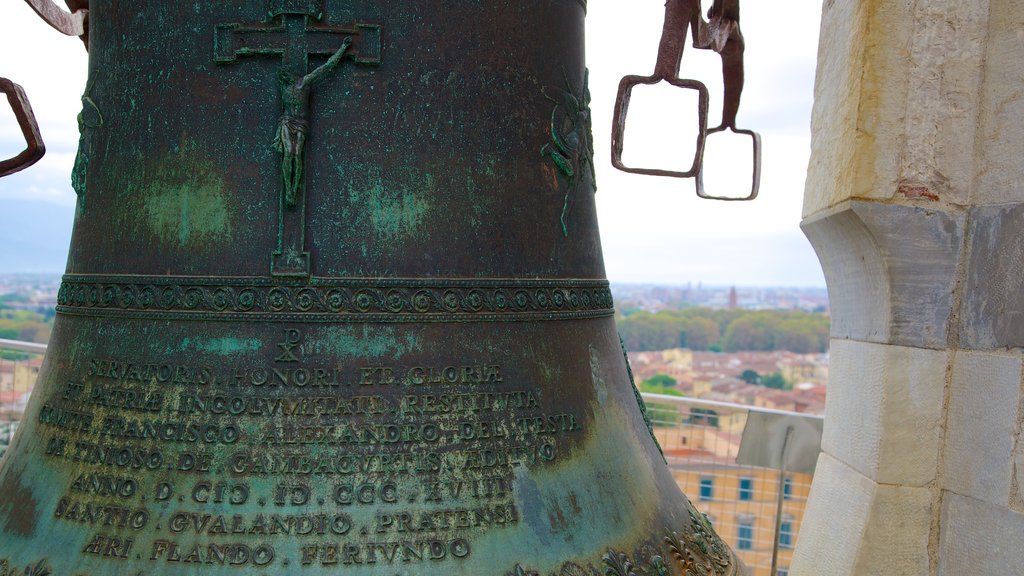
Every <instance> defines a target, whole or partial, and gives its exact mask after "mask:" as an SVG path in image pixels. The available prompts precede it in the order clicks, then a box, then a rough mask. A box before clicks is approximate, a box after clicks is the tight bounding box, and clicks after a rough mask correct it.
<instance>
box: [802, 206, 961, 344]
mask: <svg viewBox="0 0 1024 576" xmlns="http://www.w3.org/2000/svg"><path fill="white" fill-rule="evenodd" d="M963 221H964V217H963V215H962V214H959V213H956V212H953V213H950V212H944V211H941V210H937V209H926V208H921V207H915V206H904V205H899V204H879V203H874V202H864V201H852V202H849V203H847V204H844V205H843V206H841V207H839V208H837V209H836V210H834V211H830V212H828V213H825V214H822V215H819V216H818V217H815V218H812V219H810V220H807V221H805V222H804V224H803V230H804V233H805V234H807V237H808V238H809V239H810V241H811V244H812V245H814V248H815V250H816V251H817V253H818V258H819V259H820V260H821V265H822V269H823V270H824V272H825V278H826V280H827V281H828V286H829V299H830V302H831V305H832V337H833V338H852V339H856V340H865V341H869V342H889V343H892V344H898V345H903V346H917V347H923V348H945V347H946V345H947V341H948V334H947V325H948V324H949V314H950V309H951V304H952V300H951V298H952V292H953V287H954V285H955V279H956V269H957V262H958V259H959V257H960V245H961V241H962V238H963V228H964V225H963Z"/></svg>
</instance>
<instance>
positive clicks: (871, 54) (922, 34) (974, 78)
mask: <svg viewBox="0 0 1024 576" xmlns="http://www.w3.org/2000/svg"><path fill="white" fill-rule="evenodd" d="M823 10H824V11H823V19H822V25H821V42H820V47H819V53H818V73H817V79H816V82H815V105H814V113H813V119H812V156H811V162H810V166H809V168H808V177H807V187H806V192H805V199H804V221H803V228H804V231H805V233H806V234H807V236H808V237H809V238H810V240H811V242H812V244H813V245H814V247H815V249H816V251H817V252H818V256H819V258H820V260H821V263H822V267H823V268H824V271H825V276H826V280H827V282H828V286H829V298H830V300H831V304H832V311H833V326H832V359H831V361H832V364H833V368H832V372H831V379H830V383H829V393H828V406H827V412H826V421H825V422H826V424H825V435H824V439H823V444H822V446H823V454H822V455H821V458H820V461H819V466H818V471H817V474H816V476H815V480H814V486H813V488H812V491H811V500H810V504H809V507H808V511H807V516H806V517H805V520H804V524H803V526H802V528H801V533H800V539H799V544H798V548H797V551H796V555H795V558H794V562H793V565H792V571H791V574H794V575H800V576H823V575H850V576H866V575H874V574H877V575H885V576H894V575H903V574H907V575H928V576H963V575H967V574H979V575H980V574H986V575H988V574H992V575H1011V574H1024V553H1022V551H1024V438H1022V421H1024V418H1022V414H1024V395H1022V393H1021V390H1022V348H1024V0H971V1H969V2H964V1H962V0H957V1H954V0H826V1H825V3H824V8H823Z"/></svg>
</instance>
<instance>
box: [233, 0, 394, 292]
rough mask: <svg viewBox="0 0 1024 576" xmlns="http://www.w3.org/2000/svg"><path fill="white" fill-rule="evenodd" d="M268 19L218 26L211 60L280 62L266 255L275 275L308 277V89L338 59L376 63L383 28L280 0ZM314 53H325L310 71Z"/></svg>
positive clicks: (311, 5)
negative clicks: (271, 245)
mask: <svg viewBox="0 0 1024 576" xmlns="http://www.w3.org/2000/svg"><path fill="white" fill-rule="evenodd" d="M275 4H276V6H272V7H271V9H270V11H269V20H268V21H267V22H262V23H253V24H239V23H232V24H218V25H217V29H216V31H215V36H214V61H215V62H217V63H218V64H232V63H235V62H237V61H238V59H239V58H240V57H242V56H274V57H280V58H281V60H282V63H281V69H280V71H279V72H278V81H279V85H278V87H279V92H280V98H281V117H280V118H279V120H278V124H277V129H276V132H275V135H274V140H273V146H274V148H275V149H276V150H277V151H278V152H280V153H281V200H280V211H279V213H280V216H279V220H278V239H277V250H275V251H274V253H273V254H272V255H271V260H270V274H271V276H274V277H305V276H309V273H310V264H309V252H308V251H307V250H306V230H305V228H306V222H305V220H306V200H305V194H304V193H303V192H304V189H305V177H304V176H305V174H304V172H305V170H304V162H303V156H304V151H305V148H306V146H307V143H308V136H309V124H310V122H311V121H312V120H313V114H312V113H311V111H310V92H311V90H312V89H313V87H314V86H315V85H316V84H317V83H318V82H320V81H321V80H323V79H324V78H326V77H327V75H328V74H330V73H331V71H333V70H334V69H335V68H336V67H337V66H338V65H339V64H340V63H341V61H342V60H343V59H346V58H349V59H352V60H353V61H354V62H355V63H356V64H362V65H377V64H380V49H381V41H380V26H379V25H375V24H359V23H356V24H350V25H330V24H327V23H325V22H321V19H323V11H322V10H321V9H320V7H319V6H317V4H319V2H311V1H308V0H307V1H305V2H297V1H295V0H284V1H282V0H277V1H276V2H275ZM311 55H318V56H329V58H328V59H327V61H326V62H325V63H323V64H321V65H320V66H317V67H316V68H314V69H313V70H310V65H309V57H310V56H311Z"/></svg>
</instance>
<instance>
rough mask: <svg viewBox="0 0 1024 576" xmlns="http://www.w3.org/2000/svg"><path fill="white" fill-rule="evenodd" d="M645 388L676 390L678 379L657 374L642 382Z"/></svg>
mask: <svg viewBox="0 0 1024 576" xmlns="http://www.w3.org/2000/svg"><path fill="white" fill-rule="evenodd" d="M642 384H643V386H647V387H654V388H675V387H676V384H677V382H676V379H675V378H673V377H671V376H669V375H668V374H655V375H654V376H651V377H650V378H648V379H647V380H644V381H643V382H642Z"/></svg>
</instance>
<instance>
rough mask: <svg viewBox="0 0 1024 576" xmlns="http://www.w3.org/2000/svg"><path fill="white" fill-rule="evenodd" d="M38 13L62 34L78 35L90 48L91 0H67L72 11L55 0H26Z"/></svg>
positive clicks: (86, 46)
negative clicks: (54, 0) (67, 10)
mask: <svg viewBox="0 0 1024 576" xmlns="http://www.w3.org/2000/svg"><path fill="white" fill-rule="evenodd" d="M25 2H27V3H28V5H29V6H30V7H31V8H32V9H33V10H35V12H36V14H39V16H40V17H41V18H42V19H43V20H45V21H46V23H47V24H49V25H50V26H52V27H53V28H54V29H55V30H57V31H58V32H60V33H61V34H66V35H68V36H78V37H80V38H81V39H82V42H84V43H85V49H86V50H88V49H89V0H65V3H66V4H67V6H68V8H69V9H70V10H71V12H66V11H65V10H64V9H63V8H61V7H60V6H58V5H56V4H54V3H53V0H25Z"/></svg>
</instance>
